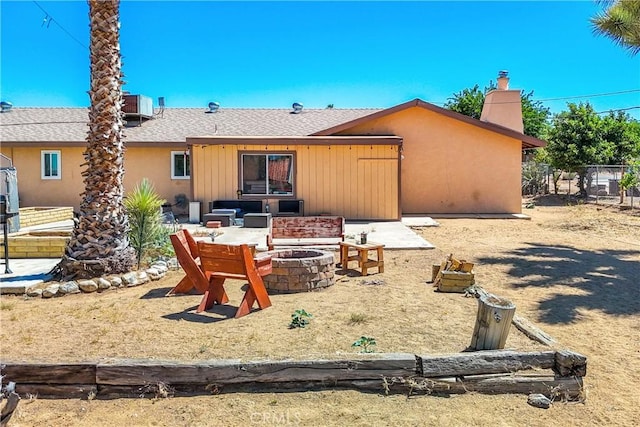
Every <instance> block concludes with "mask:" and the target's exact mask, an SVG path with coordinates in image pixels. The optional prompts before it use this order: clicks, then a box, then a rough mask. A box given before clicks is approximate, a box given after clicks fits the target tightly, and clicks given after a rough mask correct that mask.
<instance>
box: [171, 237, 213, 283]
mask: <svg viewBox="0 0 640 427" xmlns="http://www.w3.org/2000/svg"><path fill="white" fill-rule="evenodd" d="M169 239H170V240H171V244H172V245H173V250H174V251H175V253H176V258H177V259H178V263H179V264H180V267H182V269H183V270H184V272H185V276H184V277H183V278H182V280H180V282H178V284H177V285H176V286H175V287H174V288H173V289H171V290H170V291H169V292H168V293H167V296H169V295H173V294H186V293H188V292H190V291H191V290H192V289H193V288H196V289H197V291H198V292H199V293H201V294H202V293H204V292H205V291H206V290H207V287H208V286H209V285H208V283H207V279H206V278H205V276H204V274H203V273H202V270H200V267H199V266H198V263H199V262H200V261H199V256H200V255H199V252H198V245H197V243H196V241H195V239H194V238H193V236H192V235H191V233H189V231H188V230H178V231H177V232H175V233H173V234H171V235H169Z"/></svg>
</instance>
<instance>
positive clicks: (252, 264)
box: [196, 242, 273, 318]
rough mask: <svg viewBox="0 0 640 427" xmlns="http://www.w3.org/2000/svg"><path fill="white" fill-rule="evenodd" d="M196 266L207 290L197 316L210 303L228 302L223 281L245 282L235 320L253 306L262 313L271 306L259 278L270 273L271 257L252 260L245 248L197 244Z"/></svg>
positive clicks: (210, 304) (250, 254)
mask: <svg viewBox="0 0 640 427" xmlns="http://www.w3.org/2000/svg"><path fill="white" fill-rule="evenodd" d="M198 252H199V254H200V267H201V269H202V272H203V273H204V275H205V277H206V278H207V280H208V287H207V289H206V291H205V293H204V296H203V297H202V302H201V303H200V305H199V306H198V309H197V310H196V312H197V313H199V312H201V311H204V310H207V309H209V308H211V307H212V306H213V304H216V303H217V304H224V303H226V302H228V301H229V298H228V297H227V293H226V292H225V290H224V281H225V279H236V280H247V281H248V282H249V283H248V285H247V290H246V291H245V294H244V297H243V298H242V302H241V303H240V306H239V307H238V310H237V312H236V315H235V317H236V318H238V317H242V316H244V315H246V314H249V312H250V311H251V307H253V304H254V303H256V302H257V303H258V307H259V308H260V309H261V310H262V309H265V308H267V307H271V300H270V299H269V294H267V290H266V288H265V287H264V282H263V281H262V277H261V276H264V275H267V274H270V273H271V272H272V270H273V269H272V266H271V257H270V256H268V255H262V256H259V257H256V258H255V259H254V257H253V255H252V253H251V249H250V248H249V246H248V245H246V244H243V245H222V244H218V243H206V242H198Z"/></svg>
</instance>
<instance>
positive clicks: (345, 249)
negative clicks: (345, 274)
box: [340, 242, 384, 276]
mask: <svg viewBox="0 0 640 427" xmlns="http://www.w3.org/2000/svg"><path fill="white" fill-rule="evenodd" d="M350 249H355V250H356V254H354V255H349V250H350ZM373 250H375V251H376V256H377V259H369V251H373ZM349 261H358V267H359V268H360V270H361V274H362V275H363V276H366V275H367V269H369V268H371V267H378V273H384V245H382V244H379V243H373V242H371V243H364V244H360V243H352V242H340V266H341V267H342V268H343V269H345V270H347V269H348V267H349Z"/></svg>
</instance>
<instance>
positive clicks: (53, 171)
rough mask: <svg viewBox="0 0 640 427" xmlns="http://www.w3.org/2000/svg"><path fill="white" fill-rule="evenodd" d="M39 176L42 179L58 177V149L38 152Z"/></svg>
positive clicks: (59, 175) (59, 176)
mask: <svg viewBox="0 0 640 427" xmlns="http://www.w3.org/2000/svg"><path fill="white" fill-rule="evenodd" d="M40 177H41V178H42V179H60V178H61V174H60V151H59V150H55V151H41V152H40Z"/></svg>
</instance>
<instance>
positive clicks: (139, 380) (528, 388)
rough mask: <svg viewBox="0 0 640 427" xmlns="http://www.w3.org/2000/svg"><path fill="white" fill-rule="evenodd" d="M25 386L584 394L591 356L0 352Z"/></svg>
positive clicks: (102, 392)
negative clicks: (161, 356) (71, 358)
mask: <svg viewBox="0 0 640 427" xmlns="http://www.w3.org/2000/svg"><path fill="white" fill-rule="evenodd" d="M0 363H1V364H2V365H4V367H3V369H2V375H3V381H6V382H9V381H13V382H15V383H16V391H17V392H18V393H20V394H23V395H24V394H27V393H30V394H33V395H37V396H38V397H55V398H93V397H98V398H110V397H142V396H145V395H146V396H150V397H154V395H155V397H169V396H170V395H194V394H207V395H210V394H212V393H214V394H216V393H221V392H234V391H242V392H255V391H260V390H265V389H273V388H275V389H277V390H278V391H283V390H296V389H304V390H312V389H327V388H350V389H356V390H363V391H374V392H378V393H384V394H387V393H405V394H433V393H437V394H447V395H448V394H460V393H466V392H471V391H475V392H479V393H488V394H500V393H521V394H529V393H541V394H544V395H545V396H547V397H549V398H551V399H556V400H578V399H581V398H583V380H582V378H583V377H584V376H585V375H586V371H587V359H586V357H585V356H582V355H580V354H578V353H574V352H571V351H569V350H562V351H543V352H529V353H520V352H515V351H481V352H475V353H458V354H449V355H440V356H428V355H424V356H423V355H413V354H404V353H397V354H394V353H391V354H382V353H377V354H372V355H370V357H367V358H357V359H355V358H354V359H346V360H345V359H342V360H300V361H294V360H278V361H269V360H268V361H260V362H246V363H243V362H240V361H238V360H209V361H202V362H178V361H160V360H146V361H144V360H113V359H110V360H104V361H102V362H94V363H90V362H89V363H74V364H47V363H45V364H42V363H12V362H10V361H7V360H0Z"/></svg>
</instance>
